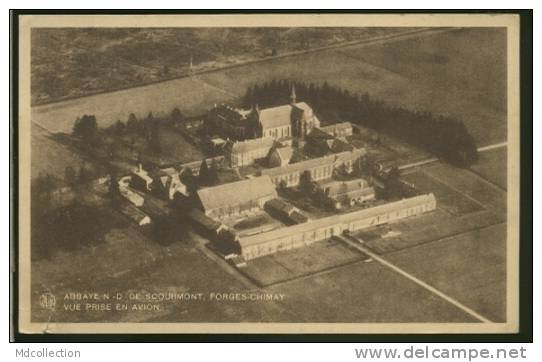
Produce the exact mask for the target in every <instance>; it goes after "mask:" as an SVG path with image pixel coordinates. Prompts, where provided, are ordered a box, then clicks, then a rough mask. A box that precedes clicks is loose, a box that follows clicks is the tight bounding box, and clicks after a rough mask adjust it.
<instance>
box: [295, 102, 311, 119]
mask: <svg viewBox="0 0 542 362" xmlns="http://www.w3.org/2000/svg"><path fill="white" fill-rule="evenodd" d="M295 106H296V107H297V108H299V109H301V110H302V111H303V112H304V113H303V114H304V115H305V117H307V118H310V117H312V116H314V112H313V110H312V108H311V106H309V105H308V104H307V103H305V102H297V103H296V104H295Z"/></svg>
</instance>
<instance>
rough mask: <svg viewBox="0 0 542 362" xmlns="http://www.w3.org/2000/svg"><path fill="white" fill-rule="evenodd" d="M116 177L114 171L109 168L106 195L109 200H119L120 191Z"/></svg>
mask: <svg viewBox="0 0 542 362" xmlns="http://www.w3.org/2000/svg"><path fill="white" fill-rule="evenodd" d="M118 181H119V180H118V175H117V172H116V170H115V169H114V168H113V167H110V168H109V189H108V195H109V197H110V198H111V200H118V199H119V198H120V196H121V195H120V189H119V182H118Z"/></svg>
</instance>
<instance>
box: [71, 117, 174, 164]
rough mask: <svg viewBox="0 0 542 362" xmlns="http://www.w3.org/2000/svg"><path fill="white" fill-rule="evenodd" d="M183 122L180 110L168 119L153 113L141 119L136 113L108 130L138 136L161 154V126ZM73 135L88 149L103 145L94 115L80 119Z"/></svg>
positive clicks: (76, 121) (76, 122)
mask: <svg viewBox="0 0 542 362" xmlns="http://www.w3.org/2000/svg"><path fill="white" fill-rule="evenodd" d="M182 120H184V115H183V114H182V113H181V111H180V110H179V108H174V109H173V111H172V112H171V114H170V115H169V117H166V118H155V117H154V115H153V114H152V112H149V114H148V115H147V117H145V118H142V119H139V118H138V117H137V116H136V115H135V114H134V113H130V115H129V116H128V119H127V121H126V122H122V121H121V120H117V122H116V123H115V124H114V125H112V126H111V127H109V129H108V130H109V131H112V132H114V134H116V135H117V136H123V135H126V134H137V135H139V136H141V137H143V138H144V139H145V140H146V141H147V144H148V146H149V149H150V150H151V151H153V152H156V153H160V152H161V151H162V144H161V141H160V133H159V132H160V126H161V125H162V124H165V123H167V124H171V125H173V124H176V123H178V122H181V121H182ZM72 134H73V135H74V136H75V137H77V138H79V139H80V140H81V141H82V142H83V144H84V145H86V146H88V147H98V146H101V145H102V144H103V139H102V137H100V132H99V129H98V124H97V121H96V117H95V116H94V115H87V114H85V115H83V116H82V117H78V118H77V119H76V120H75V122H74V125H73V129H72Z"/></svg>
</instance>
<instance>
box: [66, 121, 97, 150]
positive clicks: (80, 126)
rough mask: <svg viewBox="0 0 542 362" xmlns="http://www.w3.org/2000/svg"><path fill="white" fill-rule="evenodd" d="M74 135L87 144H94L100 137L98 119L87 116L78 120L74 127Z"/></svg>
mask: <svg viewBox="0 0 542 362" xmlns="http://www.w3.org/2000/svg"><path fill="white" fill-rule="evenodd" d="M72 134H73V135H74V136H76V137H79V138H81V139H82V140H83V142H85V143H87V144H94V143H95V142H96V141H97V136H98V124H97V122H96V117H95V116H92V115H86V114H85V115H84V116H83V117H81V118H77V119H76V120H75V123H74V125H73V132H72Z"/></svg>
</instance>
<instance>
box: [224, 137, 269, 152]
mask: <svg viewBox="0 0 542 362" xmlns="http://www.w3.org/2000/svg"><path fill="white" fill-rule="evenodd" d="M274 142H275V141H274V139H273V138H271V137H263V138H256V139H252V140H246V141H240V142H233V141H229V142H228V144H227V145H226V147H227V148H229V149H230V150H231V152H232V153H246V152H250V151H254V150H259V149H270V148H271V147H273V144H274Z"/></svg>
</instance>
